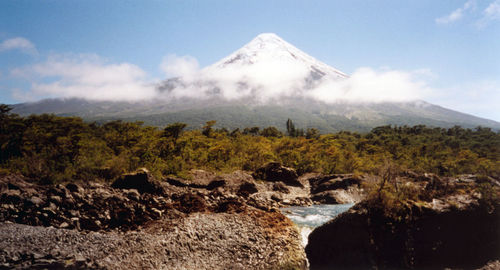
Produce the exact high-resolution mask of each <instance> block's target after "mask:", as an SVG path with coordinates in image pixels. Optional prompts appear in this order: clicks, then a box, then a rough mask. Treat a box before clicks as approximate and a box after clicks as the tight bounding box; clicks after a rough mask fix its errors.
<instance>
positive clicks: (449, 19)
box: [435, 0, 476, 24]
mask: <svg viewBox="0 0 500 270" xmlns="http://www.w3.org/2000/svg"><path fill="white" fill-rule="evenodd" d="M475 5H476V2H475V0H469V1H467V2H465V4H464V5H463V6H462V7H459V8H457V9H455V10H453V11H452V12H451V13H450V14H448V15H445V16H443V17H439V18H437V19H436V20H435V21H436V23H438V24H450V23H453V22H456V21H458V20H460V19H462V18H463V16H464V13H465V12H466V11H467V10H471V9H474V8H475Z"/></svg>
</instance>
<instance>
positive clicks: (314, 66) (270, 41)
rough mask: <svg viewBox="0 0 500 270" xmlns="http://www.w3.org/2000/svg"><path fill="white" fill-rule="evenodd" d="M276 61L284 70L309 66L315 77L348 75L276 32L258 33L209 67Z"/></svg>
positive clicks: (230, 66)
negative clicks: (290, 65) (294, 66)
mask: <svg viewBox="0 0 500 270" xmlns="http://www.w3.org/2000/svg"><path fill="white" fill-rule="evenodd" d="M274 62H280V63H281V64H282V65H283V71H286V70H287V68H286V64H289V63H298V64H301V65H304V66H306V67H308V68H309V69H310V72H311V73H312V74H315V75H314V76H315V77H323V76H325V75H327V76H332V77H336V78H346V77H347V75H346V74H345V73H343V72H341V71H339V70H337V69H335V68H333V67H331V66H329V65H327V64H325V63H323V62H321V61H319V60H317V59H315V58H314V57H312V56H310V55H308V54H306V53H304V52H303V51H301V50H299V49H297V48H296V47H295V46H293V45H292V44H290V43H288V42H286V41H284V40H283V39H282V38H280V37H279V36H278V35H276V34H274V33H263V34H260V35H258V36H257V37H255V38H254V39H253V40H252V41H250V42H249V43H248V44H246V45H245V46H243V47H242V48H241V49H239V50H237V51H236V52H234V53H232V54H230V55H229V56H227V57H224V58H223V59H221V60H220V61H218V62H217V63H215V64H213V65H211V66H209V67H208V68H207V69H209V70H210V69H214V70H224V69H226V68H237V67H242V66H249V65H254V64H260V63H264V64H266V63H274Z"/></svg>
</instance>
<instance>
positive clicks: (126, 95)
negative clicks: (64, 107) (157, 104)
mask: <svg viewBox="0 0 500 270" xmlns="http://www.w3.org/2000/svg"><path fill="white" fill-rule="evenodd" d="M11 76H14V77H21V78H24V79H28V80H29V81H31V89H29V90H28V91H25V92H21V91H19V90H16V91H15V92H14V93H13V95H14V96H15V97H17V98H23V99H25V100H30V99H39V98H45V97H79V98H86V99H91V100H119V101H121V100H128V101H132V100H143V99H149V98H152V97H153V96H155V93H156V91H155V88H154V86H153V85H151V84H150V83H149V82H148V80H147V78H148V76H147V74H146V73H145V72H144V71H143V70H142V69H140V68H139V67H137V66H135V65H132V64H129V63H120V64H110V63H107V62H106V61H105V60H103V59H102V58H101V57H99V56H97V55H88V54H79V55H60V54H56V55H51V56H50V57H48V59H47V60H46V61H45V62H42V63H38V64H34V65H31V66H28V67H23V68H17V69H14V70H12V71H11Z"/></svg>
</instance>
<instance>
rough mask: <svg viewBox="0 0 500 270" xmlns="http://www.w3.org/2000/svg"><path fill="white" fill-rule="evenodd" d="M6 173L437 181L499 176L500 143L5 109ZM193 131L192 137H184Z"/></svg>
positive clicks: (51, 177) (453, 132) (2, 167)
mask: <svg viewBox="0 0 500 270" xmlns="http://www.w3.org/2000/svg"><path fill="white" fill-rule="evenodd" d="M0 106H1V107H0V109H1V111H0V171H1V173H21V174H23V175H25V176H28V177H33V178H36V179H40V181H42V182H47V183H57V182H66V181H73V180H82V181H87V180H93V179H103V180H110V179H113V178H115V177H116V176H119V175H120V174H122V173H124V172H128V171H133V170H136V169H137V168H140V167H145V168H147V169H149V170H150V171H151V172H152V173H153V174H154V175H155V176H157V177H160V178H161V177H165V176H168V175H175V176H178V177H187V176H188V174H187V172H188V171H189V170H191V169H205V170H209V171H214V172H221V173H222V172H229V171H233V170H237V169H242V170H255V169H257V168H258V167H260V166H262V165H264V164H266V163H267V162H270V161H277V162H281V163H283V164H284V165H285V166H289V167H293V168H295V169H296V170H297V172H298V173H299V174H303V173H307V172H321V173H325V174H329V173H351V172H354V173H356V172H359V173H362V172H368V173H373V172H376V171H377V170H378V169H379V168H380V167H381V166H383V165H384V164H387V163H388V162H389V163H392V164H395V165H397V166H399V167H400V168H401V169H407V170H413V171H416V172H433V173H436V174H440V175H456V174H464V173H476V174H484V175H491V176H495V177H499V176H500V133H499V132H494V131H492V130H491V129H489V128H481V127H478V128H476V129H464V128H461V127H458V126H456V127H453V128H449V129H444V128H428V127H426V126H421V125H420V126H414V127H408V126H398V127H394V126H382V127H377V128H374V129H373V130H371V131H370V132H369V133H365V134H360V133H354V132H338V133H332V134H321V135H320V134H319V132H318V131H317V130H315V129H307V130H301V129H300V127H295V126H294V124H293V122H292V120H293V119H292V120H290V121H289V122H288V123H283V127H285V126H286V127H287V130H288V132H287V133H286V134H284V133H282V132H281V131H279V130H278V129H277V128H276V127H264V128H262V127H249V128H246V129H243V130H240V129H236V130H226V129H224V128H222V129H215V128H214V124H215V123H216V122H215V120H214V121H209V122H207V123H206V125H205V127H203V129H201V130H189V131H188V130H187V129H186V125H185V124H183V123H173V124H170V125H168V126H166V127H164V128H157V127H149V126H144V125H143V124H142V123H140V122H122V121H112V122H108V123H105V124H96V123H86V122H84V121H83V120H82V119H81V118H77V117H58V116H54V115H47V114H42V115H32V116H28V117H20V116H18V115H16V114H11V113H10V108H9V107H8V106H6V105H0ZM185 129H186V130H185Z"/></svg>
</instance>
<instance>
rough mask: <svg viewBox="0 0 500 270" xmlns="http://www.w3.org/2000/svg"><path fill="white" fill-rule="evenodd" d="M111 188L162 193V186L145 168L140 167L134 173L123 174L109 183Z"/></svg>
mask: <svg viewBox="0 0 500 270" xmlns="http://www.w3.org/2000/svg"><path fill="white" fill-rule="evenodd" d="M111 187H113V188H120V189H137V191H139V192H140V193H150V194H163V193H164V192H165V191H164V189H163V187H162V186H161V185H160V184H158V183H157V182H156V181H155V179H154V177H153V176H152V175H151V174H150V173H149V172H148V171H147V170H146V169H141V170H139V171H137V172H135V173H129V174H124V175H122V176H121V177H120V178H118V179H117V180H116V181H115V182H113V184H112V185H111Z"/></svg>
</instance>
